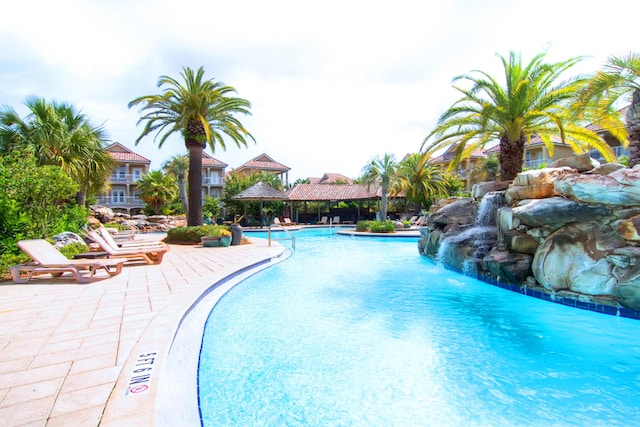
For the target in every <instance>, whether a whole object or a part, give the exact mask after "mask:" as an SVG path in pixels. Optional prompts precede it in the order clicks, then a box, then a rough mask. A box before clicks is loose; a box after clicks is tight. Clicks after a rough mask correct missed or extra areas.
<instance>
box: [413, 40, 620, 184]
mask: <svg viewBox="0 0 640 427" xmlns="http://www.w3.org/2000/svg"><path fill="white" fill-rule="evenodd" d="M545 55H546V53H541V54H538V55H537V56H535V57H534V58H533V59H532V60H531V62H530V63H528V64H526V65H523V64H522V60H521V57H520V55H516V54H515V53H514V52H510V54H509V58H508V59H506V58H504V57H502V56H500V55H498V56H499V58H500V59H501V61H502V65H503V68H504V79H505V81H504V84H502V85H501V84H500V83H499V82H498V81H497V80H496V79H494V78H493V77H491V76H490V75H489V74H488V73H486V72H483V71H473V72H472V73H473V74H472V75H469V74H468V75H461V76H458V77H455V78H454V79H453V82H454V83H455V82H458V81H466V82H468V83H470V84H471V87H470V88H469V89H465V88H462V87H459V86H456V85H455V84H454V88H455V89H456V90H458V91H459V92H460V93H462V95H463V96H462V98H460V99H459V100H458V101H456V102H455V103H454V104H453V105H452V106H451V107H450V108H449V110H447V111H446V112H445V113H444V114H442V116H440V118H439V120H438V123H437V126H436V128H435V129H434V130H433V131H432V132H431V133H430V134H429V135H428V136H427V137H426V138H425V140H424V141H423V143H422V148H421V150H424V151H425V152H426V153H428V154H432V153H433V152H434V151H436V150H439V149H441V148H443V147H445V146H448V145H450V144H452V143H458V144H459V145H458V148H457V151H456V160H455V162H452V164H451V165H450V167H454V166H455V165H456V164H457V163H459V161H460V160H461V159H463V158H465V157H468V156H469V155H470V154H471V153H473V152H474V151H476V150H477V149H479V148H482V147H484V146H485V145H486V144H487V143H489V142H491V141H495V140H498V141H499V143H500V154H499V159H500V177H501V179H503V180H511V179H513V178H515V176H516V175H517V174H518V173H519V172H521V171H522V162H523V154H524V145H525V143H526V142H527V141H529V140H530V139H531V137H532V136H534V135H538V136H539V137H540V138H541V139H542V141H543V142H544V143H545V145H546V146H547V148H548V150H549V153H550V154H553V143H552V137H556V136H558V135H559V136H560V138H561V139H562V141H563V142H565V143H567V144H569V145H570V146H571V147H572V148H573V149H574V151H576V152H583V151H585V150H586V149H588V148H587V147H591V148H596V149H598V150H599V151H601V152H602V153H603V155H604V157H605V159H607V160H615V155H614V153H613V151H612V150H611V147H609V145H608V144H607V143H606V142H605V141H604V140H603V139H602V138H600V137H599V136H598V134H597V133H595V132H594V131H592V130H590V129H587V128H585V127H584V126H582V125H581V124H582V123H581V122H580V121H579V119H578V117H577V116H576V115H575V114H573V113H572V111H571V108H569V102H570V101H571V100H572V99H573V97H574V96H575V93H576V92H577V90H578V89H579V88H580V87H581V85H583V83H584V80H583V79H580V78H573V79H569V80H566V81H559V79H560V76H561V75H562V74H563V73H564V72H565V71H567V70H568V69H569V68H571V67H572V66H574V65H575V64H576V63H578V62H579V61H581V60H582V58H581V57H576V58H571V59H568V60H566V61H561V62H556V63H551V64H548V63H545V62H544V61H543V60H544V57H545Z"/></svg>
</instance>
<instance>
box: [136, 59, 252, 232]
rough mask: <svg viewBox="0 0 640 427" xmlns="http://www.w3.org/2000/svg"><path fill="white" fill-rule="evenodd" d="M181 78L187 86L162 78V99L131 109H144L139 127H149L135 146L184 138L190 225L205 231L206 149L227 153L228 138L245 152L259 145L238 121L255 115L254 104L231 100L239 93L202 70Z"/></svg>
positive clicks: (146, 98) (138, 102)
mask: <svg viewBox="0 0 640 427" xmlns="http://www.w3.org/2000/svg"><path fill="white" fill-rule="evenodd" d="M180 75H181V77H182V79H183V80H184V85H183V84H181V83H180V82H179V81H178V80H176V79H174V78H172V77H169V76H161V77H160V79H159V80H158V87H164V89H163V91H162V93H160V94H156V95H145V96H141V97H139V98H136V99H134V100H133V101H131V102H130V103H129V108H131V107H133V106H136V105H141V106H142V107H141V110H140V112H141V114H142V115H141V117H140V120H139V121H138V123H142V122H145V127H144V129H143V130H142V133H141V134H140V136H139V137H138V139H136V144H138V143H139V142H140V140H141V139H142V138H144V137H145V136H147V135H149V134H151V133H156V136H155V138H158V137H160V139H159V141H158V147H159V148H160V147H162V145H163V144H164V142H165V141H166V140H167V138H168V137H169V136H170V135H172V134H174V133H176V132H179V133H181V135H182V137H183V138H184V142H185V145H186V147H187V150H188V151H189V172H188V182H189V184H188V199H189V209H188V216H187V224H188V225H202V150H203V149H204V147H205V146H206V145H207V144H209V147H210V148H211V151H213V152H215V148H216V145H217V146H220V147H221V148H222V149H223V150H224V149H226V144H225V140H224V138H223V136H226V137H228V138H230V139H231V140H232V141H233V142H234V143H235V144H236V146H238V147H240V146H246V145H247V140H248V139H251V140H253V141H254V142H255V140H254V138H253V136H252V135H251V134H250V133H249V132H248V131H247V130H246V129H245V128H244V126H243V125H242V123H241V122H240V121H239V120H238V119H237V118H236V116H235V115H236V114H250V111H249V109H250V108H251V104H250V103H249V101H247V100H246V99H243V98H239V97H235V96H231V94H233V93H235V92H236V90H235V89H234V88H233V87H231V86H226V85H224V84H222V83H220V82H214V81H213V79H209V80H206V79H205V78H204V69H203V68H202V67H200V68H199V69H198V70H197V71H195V72H194V71H193V70H192V69H191V68H189V67H184V68H183V69H182V72H181V73H180ZM143 112H144V113H143ZM155 138H154V140H155Z"/></svg>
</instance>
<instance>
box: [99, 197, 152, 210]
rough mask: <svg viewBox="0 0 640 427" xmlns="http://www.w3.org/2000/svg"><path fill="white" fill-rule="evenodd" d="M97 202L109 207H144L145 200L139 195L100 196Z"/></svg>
mask: <svg viewBox="0 0 640 427" xmlns="http://www.w3.org/2000/svg"><path fill="white" fill-rule="evenodd" d="M97 203H98V204H99V205H105V206H109V207H117V206H121V207H143V206H144V200H142V199H141V198H140V197H138V196H98V201H97Z"/></svg>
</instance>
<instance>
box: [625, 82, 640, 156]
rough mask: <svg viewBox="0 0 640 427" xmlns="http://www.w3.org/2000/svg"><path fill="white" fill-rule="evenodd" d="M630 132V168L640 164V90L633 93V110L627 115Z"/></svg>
mask: <svg viewBox="0 0 640 427" xmlns="http://www.w3.org/2000/svg"><path fill="white" fill-rule="evenodd" d="M627 130H628V131H629V167H630V168H632V167H634V166H635V165H638V164H640V90H638V89H636V90H634V91H633V99H632V101H631V108H630V109H629V112H628V113H627Z"/></svg>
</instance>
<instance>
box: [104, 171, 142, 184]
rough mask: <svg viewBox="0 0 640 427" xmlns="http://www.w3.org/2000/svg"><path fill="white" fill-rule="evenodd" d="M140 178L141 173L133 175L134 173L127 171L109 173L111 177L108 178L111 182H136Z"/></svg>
mask: <svg viewBox="0 0 640 427" xmlns="http://www.w3.org/2000/svg"><path fill="white" fill-rule="evenodd" d="M140 178H142V175H134V174H131V173H127V174H111V177H110V178H109V180H110V181H111V182H136V181H138V180H139V179H140Z"/></svg>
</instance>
